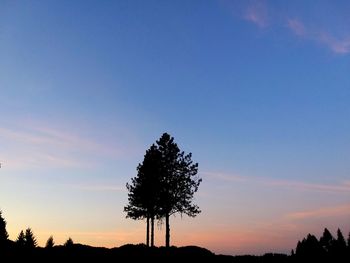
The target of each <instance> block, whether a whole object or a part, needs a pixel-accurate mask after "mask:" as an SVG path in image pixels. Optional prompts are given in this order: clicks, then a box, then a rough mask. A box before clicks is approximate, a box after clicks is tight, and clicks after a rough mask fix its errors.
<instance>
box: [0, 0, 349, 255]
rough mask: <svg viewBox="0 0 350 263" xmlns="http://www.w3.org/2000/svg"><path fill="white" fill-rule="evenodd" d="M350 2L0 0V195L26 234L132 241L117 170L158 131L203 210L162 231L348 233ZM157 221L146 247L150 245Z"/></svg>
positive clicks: (260, 237) (291, 244) (193, 238)
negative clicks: (183, 155)
mask: <svg viewBox="0 0 350 263" xmlns="http://www.w3.org/2000/svg"><path fill="white" fill-rule="evenodd" d="M349 13H350V2H349V1H233V0H232V1H230V0H221V1H220V0H212V1H209V0H208V1H203V0H197V1H195V0H191V1H188V0H181V1H160V0H159V1H144V0H140V1H136V0H135V1H127V0H122V1H97V0H96V1H78V0H74V1H52V0H48V1H45V0H36V1H12V0H1V1H0V117H1V118H0V162H1V164H2V165H1V168H0V209H1V210H2V211H3V216H4V217H5V219H6V220H7V230H8V232H9V234H10V238H11V239H13V240H14V239H16V237H17V235H18V233H19V232H20V231H21V230H22V229H25V228H27V227H31V228H32V230H33V232H34V234H35V235H36V237H37V240H38V243H39V245H40V246H43V245H45V242H46V240H47V239H48V237H49V236H50V235H53V236H54V240H55V242H56V244H62V243H64V242H65V241H66V240H67V239H68V237H71V238H72V239H73V241H74V242H76V243H83V244H89V245H93V246H106V247H115V246H120V245H123V244H126V243H142V242H145V222H144V221H133V220H131V219H126V218H125V213H124V212H123V207H124V206H125V205H126V204H127V191H126V188H125V184H126V183H127V182H128V181H130V179H131V177H133V176H135V175H136V166H137V165H138V163H140V162H142V159H143V155H144V153H145V151H146V149H147V148H148V147H149V146H150V145H151V144H152V143H154V142H155V141H156V140H157V139H158V138H159V137H160V136H161V134H162V133H163V132H168V133H170V134H171V135H172V136H174V138H175V141H176V142H177V143H178V145H179V147H180V148H181V149H182V150H184V151H185V152H192V154H193V160H194V161H196V162H198V163H199V176H200V177H201V178H203V182H202V184H201V186H200V188H199V191H198V192H197V194H196V195H195V202H196V203H197V204H198V205H199V206H200V208H201V210H202V213H201V214H200V215H198V216H197V217H195V218H188V217H186V216H184V217H181V216H180V215H177V216H176V217H172V218H171V243H172V244H173V245H176V246H184V245H197V246H202V247H206V248H208V249H210V250H212V251H213V252H215V253H225V254H234V255H235V254H263V253H265V252H282V253H290V251H291V249H293V248H295V246H296V243H297V241H298V240H299V239H302V238H303V237H305V236H306V235H307V234H308V233H313V234H315V235H316V236H317V237H319V236H320V234H321V233H322V231H323V228H325V227H328V228H329V229H330V231H331V232H332V233H333V234H336V230H337V228H338V227H339V228H340V229H341V230H342V231H343V234H344V236H348V233H349V231H350V15H349ZM164 235H165V231H164V225H161V224H159V225H157V228H156V245H157V246H161V245H164V242H165V240H164Z"/></svg>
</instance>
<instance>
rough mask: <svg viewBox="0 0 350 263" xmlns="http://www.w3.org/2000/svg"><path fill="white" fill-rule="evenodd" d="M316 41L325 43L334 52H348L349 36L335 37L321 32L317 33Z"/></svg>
mask: <svg viewBox="0 0 350 263" xmlns="http://www.w3.org/2000/svg"><path fill="white" fill-rule="evenodd" d="M318 41H319V42H321V43H323V44H325V45H326V46H327V47H328V48H330V49H331V50H332V51H333V52H334V53H337V54H347V53H349V52H350V37H347V38H343V39H337V38H335V37H333V36H331V35H329V34H327V33H322V34H320V35H319V37H318Z"/></svg>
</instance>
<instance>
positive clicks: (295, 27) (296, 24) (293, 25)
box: [287, 19, 306, 36]
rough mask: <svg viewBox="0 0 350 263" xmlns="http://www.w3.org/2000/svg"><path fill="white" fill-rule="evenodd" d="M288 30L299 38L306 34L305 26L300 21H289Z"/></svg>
mask: <svg viewBox="0 0 350 263" xmlns="http://www.w3.org/2000/svg"><path fill="white" fill-rule="evenodd" d="M287 23H288V24H287V25H288V28H289V29H290V30H292V31H293V32H294V34H296V35H297V36H304V35H305V34H306V30H305V26H304V24H303V23H302V22H301V21H299V20H298V19H288V21H287Z"/></svg>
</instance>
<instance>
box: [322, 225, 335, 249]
mask: <svg viewBox="0 0 350 263" xmlns="http://www.w3.org/2000/svg"><path fill="white" fill-rule="evenodd" d="M333 243H334V238H333V236H332V234H331V232H329V230H328V229H327V228H325V229H324V231H323V235H322V237H321V238H320V244H321V246H322V247H323V249H324V250H325V251H327V252H330V251H331V250H332V246H333Z"/></svg>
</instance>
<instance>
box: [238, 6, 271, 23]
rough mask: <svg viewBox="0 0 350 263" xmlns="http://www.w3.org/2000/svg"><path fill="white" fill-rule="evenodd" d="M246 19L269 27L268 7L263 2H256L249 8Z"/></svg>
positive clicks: (245, 14) (245, 15)
mask: <svg viewBox="0 0 350 263" xmlns="http://www.w3.org/2000/svg"><path fill="white" fill-rule="evenodd" d="M243 17H244V19H245V20H247V21H250V22H252V23H254V24H255V25H257V26H259V27H261V28H264V27H267V26H268V25H269V17H268V12H267V7H266V5H265V4H264V3H263V2H257V1H254V2H253V3H252V4H251V5H250V6H248V7H247V8H246V10H245V12H244V15H243Z"/></svg>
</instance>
